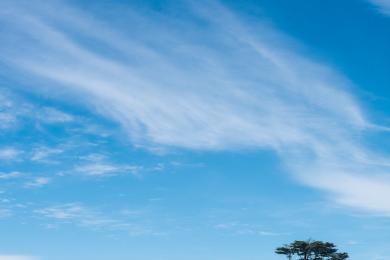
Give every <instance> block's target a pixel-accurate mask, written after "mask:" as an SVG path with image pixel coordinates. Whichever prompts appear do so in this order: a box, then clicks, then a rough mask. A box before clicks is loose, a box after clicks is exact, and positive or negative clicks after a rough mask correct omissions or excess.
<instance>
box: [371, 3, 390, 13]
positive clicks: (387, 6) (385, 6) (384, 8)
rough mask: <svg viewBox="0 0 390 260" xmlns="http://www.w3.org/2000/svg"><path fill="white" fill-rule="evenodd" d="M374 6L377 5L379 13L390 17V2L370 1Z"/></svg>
mask: <svg viewBox="0 0 390 260" xmlns="http://www.w3.org/2000/svg"><path fill="white" fill-rule="evenodd" d="M368 1H369V2H371V3H372V4H373V5H375V6H376V7H377V8H378V10H379V12H381V13H383V14H384V15H390V0H368Z"/></svg>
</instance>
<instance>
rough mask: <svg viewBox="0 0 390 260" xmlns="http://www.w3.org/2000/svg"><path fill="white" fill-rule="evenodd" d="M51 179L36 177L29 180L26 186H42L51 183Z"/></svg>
mask: <svg viewBox="0 0 390 260" xmlns="http://www.w3.org/2000/svg"><path fill="white" fill-rule="evenodd" d="M50 181H51V179H50V178H47V177H36V178H34V179H33V180H32V181H30V182H27V183H26V184H25V186H26V187H30V188H40V187H42V186H45V185H47V184H49V183H50Z"/></svg>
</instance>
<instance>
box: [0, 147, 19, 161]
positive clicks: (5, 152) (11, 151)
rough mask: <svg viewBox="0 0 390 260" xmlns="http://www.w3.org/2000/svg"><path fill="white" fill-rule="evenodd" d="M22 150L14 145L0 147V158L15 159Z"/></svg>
mask: <svg viewBox="0 0 390 260" xmlns="http://www.w3.org/2000/svg"><path fill="white" fill-rule="evenodd" d="M21 153H22V152H21V151H20V150H18V149H16V148H14V147H4V148H0V160H7V161H12V160H17V159H18V158H19V155H20V154H21Z"/></svg>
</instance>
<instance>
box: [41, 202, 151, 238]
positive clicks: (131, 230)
mask: <svg viewBox="0 0 390 260" xmlns="http://www.w3.org/2000/svg"><path fill="white" fill-rule="evenodd" d="M35 213H36V214H38V215H39V216H42V217H45V218H48V219H51V220H53V221H55V222H57V223H58V224H66V223H71V224H75V225H79V226H82V227H86V228H91V229H94V230H101V229H108V230H113V231H122V232H126V233H128V234H129V235H134V236H140V235H158V234H159V233H158V232H156V231H154V230H153V229H152V228H150V227H148V226H147V225H145V224H143V223H139V222H137V221H136V219H134V218H133V219H132V220H131V223H130V222H128V220H127V221H126V219H122V218H119V217H118V216H111V215H112V214H107V213H103V212H102V211H99V210H97V209H95V208H90V207H87V206H84V205H83V204H81V203H66V204H59V205H54V206H51V207H47V208H43V209H38V210H35Z"/></svg>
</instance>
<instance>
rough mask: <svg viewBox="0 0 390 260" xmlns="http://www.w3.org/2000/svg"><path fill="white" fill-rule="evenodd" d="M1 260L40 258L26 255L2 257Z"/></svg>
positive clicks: (35, 259)
mask: <svg viewBox="0 0 390 260" xmlns="http://www.w3.org/2000/svg"><path fill="white" fill-rule="evenodd" d="M0 260H38V258H36V257H34V256H25V255H0Z"/></svg>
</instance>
